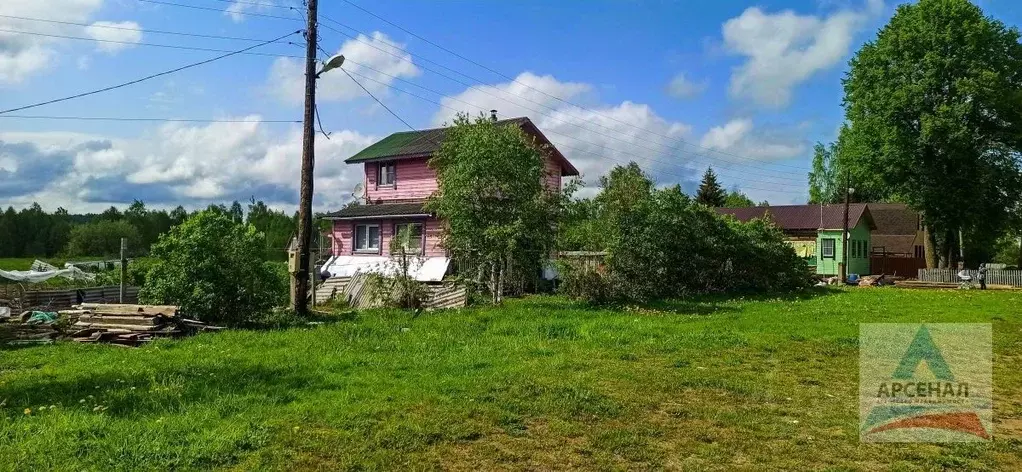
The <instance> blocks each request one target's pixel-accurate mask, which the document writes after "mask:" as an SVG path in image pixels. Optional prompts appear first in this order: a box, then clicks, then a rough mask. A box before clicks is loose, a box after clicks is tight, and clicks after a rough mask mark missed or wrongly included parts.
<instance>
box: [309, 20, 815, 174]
mask: <svg viewBox="0 0 1022 472" xmlns="http://www.w3.org/2000/svg"><path fill="white" fill-rule="evenodd" d="M341 1H343V2H344V3H347V4H349V5H351V6H354V7H355V8H358V9H359V10H362V11H363V12H365V13H367V14H369V15H371V16H373V17H375V18H377V19H379V20H381V21H383V22H385V23H387V24H388V25H391V26H393V27H395V28H397V29H399V30H401V31H403V32H405V33H407V34H409V35H411V36H414V37H415V38H418V39H419V40H422V41H424V42H426V43H427V44H430V45H432V46H434V47H436V48H439V49H440V50H442V51H444V52H447V53H449V54H452V55H454V56H456V57H458V58H460V59H462V60H464V61H467V62H469V63H471V64H474V65H476V66H477V67H480V68H483V69H485V70H487V71H490V72H492V73H494V74H497V75H499V76H501V77H503V78H504V79H506V80H510V81H511V82H514V83H517V84H519V85H521V86H524V87H528V88H529V89H531V90H535V91H536V92H539V93H541V94H543V95H546V96H547V97H550V98H552V99H554V100H557V101H559V102H562V103H564V104H567V105H571V106H574V107H576V108H581V109H583V110H586V108H585V107H583V106H581V105H578V104H575V103H572V102H570V101H568V100H564V99H562V98H560V97H557V96H555V95H552V94H549V93H547V92H544V91H543V90H539V89H537V88H535V87H532V86H530V85H529V84H526V83H523V82H521V81H519V80H517V79H515V78H514V77H510V76H508V75H506V74H504V73H502V72H500V71H498V70H495V69H493V68H491V67H489V66H486V65H485V64H481V63H479V62H478V61H475V60H472V59H470V58H468V57H465V56H463V55H461V54H459V53H457V52H455V51H452V50H450V49H448V48H446V47H444V46H441V45H439V44H437V43H435V42H433V41H430V40H429V39H427V38H425V37H423V36H421V35H419V34H416V33H415V32H413V31H410V30H408V29H407V28H405V27H403V26H401V25H398V24H396V23H394V22H392V21H390V20H388V19H386V18H384V17H382V16H380V15H377V14H376V13H373V12H371V11H369V10H367V9H365V8H363V7H362V6H360V5H356V4H355V3H352V2H351V1H350V0H341ZM328 19H329V18H328ZM331 21H333V20H331ZM338 24H339V23H338ZM391 46H393V44H392V45H391ZM588 111H591V112H593V113H597V114H599V115H600V116H602V117H604V118H607V119H610V120H613V121H616V122H618V123H620V124H624V125H627V126H630V127H632V128H635V129H638V130H640V131H645V132H647V133H650V134H654V135H658V136H660V137H662V138H665V139H671V138H670V137H669V136H665V135H663V134H660V133H657V132H654V131H650V130H647V129H645V128H642V127H641V126H636V125H634V124H632V123H628V122H627V121H623V120H618V119H617V118H614V117H612V116H608V115H605V114H600V113H599V112H597V111H595V110H588ZM683 142H684V141H683ZM688 144H691V145H693V146H697V147H700V148H703V149H706V150H712V151H714V152H718V153H721V154H725V155H726V154H727V153H724V152H723V151H719V150H713V149H711V148H707V147H705V146H700V145H697V144H694V143H688ZM733 157H739V158H742V156H737V155H733ZM785 167H792V168H797V169H799V170H808V168H804V167H799V166H787V165H786V166H785Z"/></svg>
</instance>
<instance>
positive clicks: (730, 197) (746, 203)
mask: <svg viewBox="0 0 1022 472" xmlns="http://www.w3.org/2000/svg"><path fill="white" fill-rule="evenodd" d="M721 206H723V207H725V208H748V207H754V206H756V203H755V202H753V201H752V199H751V198H749V197H748V196H747V195H745V194H744V193H742V192H740V191H738V190H732V191H731V192H730V193H728V194H727V198H725V199H724V204H723V205H721Z"/></svg>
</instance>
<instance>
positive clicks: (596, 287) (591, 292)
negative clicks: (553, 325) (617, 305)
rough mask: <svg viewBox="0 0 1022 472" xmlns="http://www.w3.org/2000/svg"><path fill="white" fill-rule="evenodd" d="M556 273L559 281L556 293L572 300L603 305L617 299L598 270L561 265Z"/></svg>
mask: <svg viewBox="0 0 1022 472" xmlns="http://www.w3.org/2000/svg"><path fill="white" fill-rule="evenodd" d="M558 273H559V275H560V279H561V285H560V286H559V287H558V291H559V292H560V293H562V294H564V295H567V296H568V297H570V298H572V299H575V300H583V301H585V302H587V303H590V304H593V305H605V304H607V303H610V302H611V301H613V300H614V299H615V298H617V296H616V294H615V293H614V290H613V285H612V284H611V283H610V280H609V278H608V277H607V275H606V274H605V273H604V272H602V271H600V270H597V269H594V268H591V267H578V266H574V265H571V264H561V265H560V266H559V267H558Z"/></svg>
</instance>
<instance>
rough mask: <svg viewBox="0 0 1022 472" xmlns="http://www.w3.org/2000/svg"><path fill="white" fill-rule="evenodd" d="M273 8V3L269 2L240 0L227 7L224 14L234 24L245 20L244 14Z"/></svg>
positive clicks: (265, 0) (268, 0)
mask: <svg viewBox="0 0 1022 472" xmlns="http://www.w3.org/2000/svg"><path fill="white" fill-rule="evenodd" d="M273 6H274V3H273V2H272V1H270V0H241V1H236V2H233V3H231V4H230V5H228V6H227V8H226V9H225V10H224V14H225V15H227V16H229V17H231V20H233V21H234V22H235V23H240V22H242V21H244V20H245V13H248V12H250V11H251V12H260V11H266V10H269V9H271V8H273Z"/></svg>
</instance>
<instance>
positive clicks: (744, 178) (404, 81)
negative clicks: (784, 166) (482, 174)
mask: <svg viewBox="0 0 1022 472" xmlns="http://www.w3.org/2000/svg"><path fill="white" fill-rule="evenodd" d="M347 62H349V63H351V64H355V65H358V66H361V67H364V68H366V69H369V70H371V71H373V72H376V73H378V74H381V75H384V76H387V77H390V78H392V79H395V80H399V81H401V82H403V83H406V84H409V85H411V86H413V87H416V88H419V89H421V90H425V91H427V92H429V93H432V94H435V95H438V96H445V94H443V93H441V92H438V91H436V90H433V89H430V88H428V87H424V86H422V85H419V84H416V83H414V82H411V81H408V80H404V79H402V78H400V77H397V76H393V75H390V74H387V73H385V72H382V71H380V70H378V69H374V68H373V67H371V66H368V65H366V64H360V63H358V62H355V61H351V60H348V61H347ZM356 74H357V73H356ZM358 75H359V76H360V77H363V78H366V79H367V80H371V81H373V82H376V83H379V84H381V85H384V86H387V87H390V88H392V89H394V90H398V91H402V92H403V90H402V89H398V88H396V87H393V86H391V85H389V84H387V83H385V82H382V81H379V80H376V79H373V78H371V77H367V76H363V75H361V74H358ZM406 93H407V92H406ZM488 95H490V96H492V97H494V98H498V99H502V100H505V101H507V100H506V99H503V98H501V97H497V96H495V95H492V94H488ZM447 98H449V99H450V100H453V101H456V102H459V103H462V104H465V105H468V106H470V107H472V108H475V109H478V110H481V111H483V112H485V111H486V110H487V109H486V108H485V107H482V106H479V105H476V104H473V103H468V102H466V101H464V100H461V99H459V98H456V97H447ZM430 102H432V103H435V104H437V105H440V106H443V107H445V108H448V109H451V110H454V111H460V110H457V109H454V108H451V107H448V106H445V105H442V104H440V103H439V102H435V101H432V100H430ZM508 103H511V102H508ZM512 104H513V103H512ZM515 105H516V106H521V105H517V104H515ZM522 108H525V109H526V110H530V111H533V112H535V113H538V114H540V115H542V116H546V117H549V118H552V119H554V120H557V121H560V122H561V123H563V124H567V125H571V126H573V127H575V128H578V129H581V130H583V131H589V132H593V133H596V134H597V135H600V136H604V137H607V138H610V139H614V140H616V141H620V142H622V143H624V144H627V145H629V146H637V147H640V148H644V149H647V150H649V151H651V152H655V153H659V152H663V150H662V149H656V148H652V147H649V146H644V145H637V144H635V143H633V142H630V141H627V140H624V139H621V138H619V137H617V136H614V135H611V134H606V133H600V132H596V131H593V130H590V129H588V128H585V127H584V126H581V125H578V124H577V123H573V122H570V121H566V120H563V119H558V118H557V117H554V116H552V115H550V114H547V113H543V112H541V111H538V110H535V109H530V108H528V107H522ZM551 133H554V132H552V131H551ZM554 134H559V135H561V136H565V137H569V138H571V136H568V135H564V134H560V133H554ZM573 139H574V138H573ZM665 147H668V148H669V146H665ZM618 152H623V151H618ZM683 152H684V151H683ZM683 155H687V156H689V157H707V156H704V155H702V154H699V153H697V152H691V151H689V152H687V153H686V154H683ZM711 159H712V158H711ZM651 160H654V161H657V162H661V163H664V164H668V165H671V163H668V162H666V161H660V160H657V159H652V158H651ZM704 162H705V161H704ZM722 162H723V163H724V164H725V165H724V166H723V167H724V169H725V170H729V171H732V172H736V173H744V172H743V171H740V170H736V169H734V168H733V167H731V166H730V165H726V164H740V163H732V162H729V161H722ZM718 171H720V169H719V168H718ZM775 172H780V171H775ZM721 175H725V176H728V175H730V174H728V173H725V172H721ZM785 175H786V174H785ZM732 177H733V178H739V179H743V180H747V181H750V182H760V183H765V184H769V185H785V186H789V187H793V188H794V187H799V188H801V180H795V179H793V178H791V177H786V176H783V177H782V176H773V175H765V176H763V177H765V178H768V179H780V180H787V181H789V182H797V183H784V182H777V181H769V180H758V179H753V178H748V177H735V176H732Z"/></svg>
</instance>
